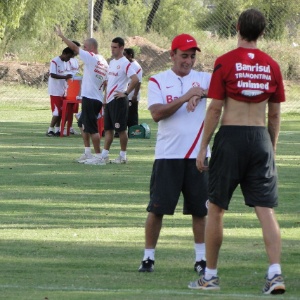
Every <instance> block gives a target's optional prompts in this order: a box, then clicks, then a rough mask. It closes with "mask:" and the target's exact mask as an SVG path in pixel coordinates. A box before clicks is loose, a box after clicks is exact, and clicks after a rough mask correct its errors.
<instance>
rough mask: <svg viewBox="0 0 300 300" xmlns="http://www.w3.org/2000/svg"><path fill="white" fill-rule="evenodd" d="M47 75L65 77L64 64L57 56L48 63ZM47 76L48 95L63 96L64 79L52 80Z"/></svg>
mask: <svg viewBox="0 0 300 300" xmlns="http://www.w3.org/2000/svg"><path fill="white" fill-rule="evenodd" d="M49 73H50V74H51V73H52V74H56V75H66V67H65V62H64V61H62V60H61V59H60V57H59V56H57V57H55V58H53V59H52V60H51V62H50V69H49ZM50 74H49V79H48V93H49V95H52V96H60V97H62V96H64V94H65V89H66V79H56V78H52V77H51V75H50Z"/></svg>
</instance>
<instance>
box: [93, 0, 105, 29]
mask: <svg viewBox="0 0 300 300" xmlns="http://www.w3.org/2000/svg"><path fill="white" fill-rule="evenodd" d="M103 5H104V0H96V2H95V5H94V21H95V22H94V31H98V28H99V23H100V21H101V16H102V12H103Z"/></svg>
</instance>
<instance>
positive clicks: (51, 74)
mask: <svg viewBox="0 0 300 300" xmlns="http://www.w3.org/2000/svg"><path fill="white" fill-rule="evenodd" d="M50 76H51V77H52V78H55V79H69V78H72V77H73V76H72V74H67V75H58V74H54V73H50Z"/></svg>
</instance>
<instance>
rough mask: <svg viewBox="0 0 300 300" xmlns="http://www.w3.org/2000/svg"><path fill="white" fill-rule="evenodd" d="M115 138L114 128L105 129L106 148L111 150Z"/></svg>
mask: <svg viewBox="0 0 300 300" xmlns="http://www.w3.org/2000/svg"><path fill="white" fill-rule="evenodd" d="M113 140H114V131H113V130H105V140H104V147H103V148H104V149H105V150H109V149H110V146H111V144H112V142H113Z"/></svg>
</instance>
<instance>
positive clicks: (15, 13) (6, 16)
mask: <svg viewBox="0 0 300 300" xmlns="http://www.w3.org/2000/svg"><path fill="white" fill-rule="evenodd" d="M26 2H27V0H9V1H8V0H2V1H1V2H0V41H1V40H2V39H3V37H4V34H5V32H6V31H7V30H13V29H16V28H18V27H19V25H20V19H21V17H22V16H23V15H24V9H25V7H26Z"/></svg>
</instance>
